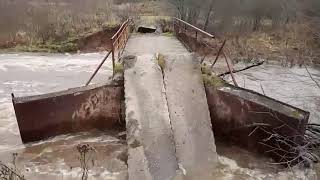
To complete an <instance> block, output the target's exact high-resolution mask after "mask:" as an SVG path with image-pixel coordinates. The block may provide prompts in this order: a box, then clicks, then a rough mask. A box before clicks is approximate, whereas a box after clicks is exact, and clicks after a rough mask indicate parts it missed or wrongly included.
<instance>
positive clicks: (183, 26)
mask: <svg viewBox="0 0 320 180" xmlns="http://www.w3.org/2000/svg"><path fill="white" fill-rule="evenodd" d="M173 29H174V32H175V34H176V36H177V38H179V34H181V33H183V34H185V35H186V36H187V37H191V36H193V34H194V38H195V41H197V42H200V43H202V44H203V45H205V46H206V47H207V48H208V49H209V50H213V51H217V55H216V58H215V60H214V62H213V63H212V65H211V69H212V68H213V66H214V65H215V63H216V62H217V60H218V58H219V56H220V54H222V55H223V57H224V59H225V61H226V64H227V67H228V69H229V71H230V75H231V77H232V81H233V83H234V84H235V85H236V86H238V84H237V82H236V80H235V78H234V75H233V71H234V69H233V67H232V64H231V63H229V62H228V59H227V56H226V54H225V52H224V51H223V48H224V46H225V44H226V40H224V41H223V43H222V45H221V46H220V48H219V50H217V49H215V48H213V47H211V46H210V45H208V44H207V43H206V42H205V41H202V40H201V39H200V38H198V36H199V35H201V37H202V38H206V39H209V40H210V39H213V38H215V36H214V35H212V34H210V33H208V32H206V31H204V30H202V29H200V28H198V27H196V26H194V25H192V24H190V23H187V22H185V21H183V20H181V19H178V18H173ZM180 41H183V40H180Z"/></svg>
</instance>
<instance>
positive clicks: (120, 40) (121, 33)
mask: <svg viewBox="0 0 320 180" xmlns="http://www.w3.org/2000/svg"><path fill="white" fill-rule="evenodd" d="M132 23H133V20H132V19H127V20H126V21H125V22H123V23H122V25H121V26H120V28H119V30H118V31H117V32H116V33H115V34H114V35H113V36H112V38H111V50H110V51H109V52H108V54H107V55H106V56H105V57H104V58H103V60H102V61H101V63H100V64H99V66H98V67H97V68H96V70H95V71H94V73H93V74H92V76H91V77H90V79H89V80H88V82H87V83H86V86H87V85H89V84H90V82H91V81H92V79H93V78H94V77H95V75H96V74H97V73H98V71H99V70H100V68H101V66H102V65H103V64H104V62H105V61H106V60H107V59H108V57H109V56H110V54H112V75H114V73H115V72H114V67H115V60H116V58H115V56H116V52H117V51H118V56H117V58H118V59H119V58H120V56H121V54H122V52H123V50H124V48H125V46H126V44H127V42H128V39H129V34H130V25H131V24H132Z"/></svg>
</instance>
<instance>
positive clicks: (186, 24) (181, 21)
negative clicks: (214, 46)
mask: <svg viewBox="0 0 320 180" xmlns="http://www.w3.org/2000/svg"><path fill="white" fill-rule="evenodd" d="M173 19H174V20H176V21H178V22H180V23H182V24H184V26H185V30H186V29H187V27H190V28H191V29H194V30H196V31H197V32H200V33H201V34H203V35H205V36H207V37H209V38H215V36H214V35H212V34H210V33H208V32H206V31H203V30H202V29H200V28H198V27H196V26H194V25H192V24H190V23H187V22H185V21H183V20H181V19H178V18H173Z"/></svg>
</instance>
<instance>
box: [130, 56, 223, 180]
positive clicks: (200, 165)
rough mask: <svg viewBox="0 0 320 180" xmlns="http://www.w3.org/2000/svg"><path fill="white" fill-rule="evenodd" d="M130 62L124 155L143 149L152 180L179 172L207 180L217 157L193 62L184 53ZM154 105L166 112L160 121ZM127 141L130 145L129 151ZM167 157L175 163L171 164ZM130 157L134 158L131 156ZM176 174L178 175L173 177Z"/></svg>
mask: <svg viewBox="0 0 320 180" xmlns="http://www.w3.org/2000/svg"><path fill="white" fill-rule="evenodd" d="M131 58H133V57H131ZM134 58H135V60H132V59H131V60H130V61H127V62H125V93H126V106H127V108H126V115H127V116H126V121H127V133H128V138H127V141H128V145H129V150H130V148H136V147H143V151H144V154H145V159H146V163H147V164H148V166H147V167H148V168H146V169H145V171H149V172H150V174H151V176H152V177H153V178H155V179H161V178H165V179H166V178H169V177H170V178H172V177H174V176H176V174H179V173H180V174H181V172H182V174H185V176H186V177H187V179H195V178H199V177H201V179H212V177H213V175H212V174H211V172H213V170H214V168H215V166H216V164H217V153H216V149H215V144H214V137H213V132H212V126H211V120H210V114H209V108H208V104H207V100H206V94H205V90H204V84H203V80H202V74H201V70H200V65H199V63H198V62H197V61H196V59H195V58H194V57H193V56H192V55H191V54H190V53H186V54H181V55H173V56H172V55H166V56H162V55H159V54H158V55H157V56H156V57H155V55H154V54H153V55H149V56H145V55H142V56H136V57H134ZM148 58H149V59H148ZM150 59H151V60H150ZM156 60H157V61H158V62H156ZM125 61H126V60H125ZM141 61H146V62H147V64H146V62H144V63H142V62H141ZM148 61H149V62H148ZM152 64H153V65H152ZM160 67H161V68H160ZM174 67H179V68H174ZM146 68H148V69H146ZM150 68H151V69H150ZM152 68H153V69H152ZM154 68H156V69H154ZM160 69H161V70H160ZM159 76H160V77H159ZM153 78H155V79H153ZM157 81H160V82H157ZM161 86H162V88H160V87H161ZM157 88H158V89H157ZM161 94H162V95H161ZM161 97H162V98H161ZM159 105H161V106H163V107H165V109H166V111H167V112H166V113H164V114H165V115H164V116H163V113H162V114H159V112H160V111H162V110H164V109H163V107H160V106H159ZM132 106H135V108H132ZM157 106H158V107H157ZM154 108H159V109H160V111H159V109H156V110H155V109H154ZM161 109H162V110H161ZM166 114H167V115H166ZM156 121H158V122H156ZM163 122H165V123H163ZM157 126H158V127H157ZM160 131H164V132H166V133H165V134H163V132H160ZM168 133H169V134H168ZM159 139H160V140H161V141H159ZM153 141H156V142H155V143H154V142H153ZM132 142H135V143H134V144H136V146H134V147H133V146H132ZM137 142H138V143H137ZM164 146H172V147H164ZM141 154H143V153H140V155H141ZM172 155H173V156H174V157H175V158H176V159H172ZM129 156H131V155H130V154H129ZM137 157H139V156H137ZM168 157H170V158H169V159H170V161H168ZM131 158H135V157H134V155H132V156H131V157H129V159H131ZM140 159H141V158H140ZM137 160H138V159H137ZM162 160H165V161H162ZM131 162H134V161H131ZM169 164H171V165H169ZM134 165H135V164H130V162H129V164H128V166H129V167H128V168H129V179H135V178H134V177H135V176H134V174H131V175H130V172H135V171H134V170H133V171H132V168H135V166H134ZM168 165H169V166H168ZM155 167H156V168H155ZM168 167H171V168H173V169H168ZM178 169H181V171H179V172H178V173H176V171H177V170H178ZM144 174H148V173H144ZM163 174H167V175H168V177H163ZM130 177H132V178H130ZM160 177H161V178H160ZM146 179H147V177H146Z"/></svg>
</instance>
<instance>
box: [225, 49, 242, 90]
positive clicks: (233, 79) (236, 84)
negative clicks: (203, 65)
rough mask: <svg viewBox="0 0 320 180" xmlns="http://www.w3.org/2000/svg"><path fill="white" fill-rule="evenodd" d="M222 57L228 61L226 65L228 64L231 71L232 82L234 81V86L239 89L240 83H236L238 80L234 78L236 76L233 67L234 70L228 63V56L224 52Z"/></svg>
mask: <svg viewBox="0 0 320 180" xmlns="http://www.w3.org/2000/svg"><path fill="white" fill-rule="evenodd" d="M222 55H223V56H224V59H225V60H226V63H227V66H228V69H229V71H230V75H231V78H232V81H233V83H234V85H235V86H237V87H239V86H238V83H237V81H236V78H234V75H233V67H232V68H231V67H230V64H229V62H228V59H227V56H226V54H225V53H224V52H222Z"/></svg>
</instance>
